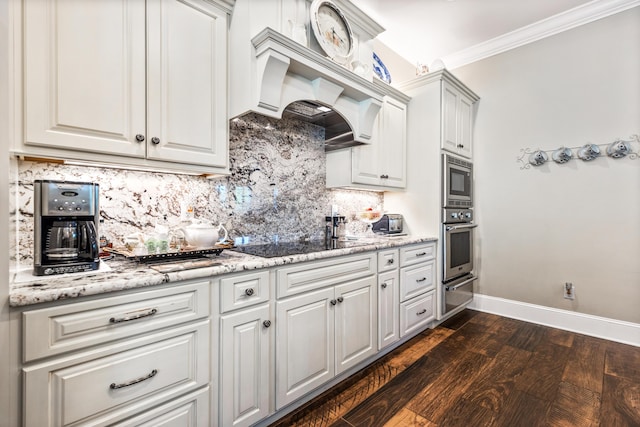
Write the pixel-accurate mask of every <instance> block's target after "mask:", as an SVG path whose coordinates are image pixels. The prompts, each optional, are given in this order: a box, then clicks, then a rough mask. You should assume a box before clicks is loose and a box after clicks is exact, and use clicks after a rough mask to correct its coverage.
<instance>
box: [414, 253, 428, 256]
mask: <svg viewBox="0 0 640 427" xmlns="http://www.w3.org/2000/svg"><path fill="white" fill-rule="evenodd" d="M426 254H427V253H426V252H420V253H417V254H416V256H425V255H426Z"/></svg>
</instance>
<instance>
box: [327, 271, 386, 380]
mask: <svg viewBox="0 0 640 427" xmlns="http://www.w3.org/2000/svg"><path fill="white" fill-rule="evenodd" d="M376 290H377V287H376V276H370V277H365V278H363V279H359V280H354V281H352V282H348V283H345V284H343V285H339V286H336V288H335V299H336V301H337V304H336V311H335V316H336V320H335V322H336V374H339V373H341V372H343V371H345V370H346V369H348V368H350V367H352V366H354V365H356V364H358V363H359V362H361V361H363V360H365V359H366V358H367V357H369V356H371V355H373V354H375V353H376V351H377V348H378V347H377V342H376V341H377V333H376V331H377V321H376V319H377V304H376V296H377V292H376Z"/></svg>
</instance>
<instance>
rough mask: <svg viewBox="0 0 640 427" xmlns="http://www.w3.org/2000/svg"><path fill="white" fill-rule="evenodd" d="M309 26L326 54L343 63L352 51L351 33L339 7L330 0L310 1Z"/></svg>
mask: <svg viewBox="0 0 640 427" xmlns="http://www.w3.org/2000/svg"><path fill="white" fill-rule="evenodd" d="M310 14H311V17H310V18H311V28H312V29H313V34H314V35H315V37H316V40H318V44H319V45H320V47H321V48H322V50H323V51H324V52H325V53H326V54H327V56H328V57H329V58H331V59H333V60H334V61H336V62H340V63H342V64H345V63H346V62H347V61H348V58H349V56H351V53H352V52H353V33H352V31H351V26H350V25H349V21H348V20H347V18H345V16H344V14H343V13H342V11H341V10H340V8H339V7H338V6H337V5H336V4H335V3H333V2H332V1H330V0H314V1H313V3H311V8H310Z"/></svg>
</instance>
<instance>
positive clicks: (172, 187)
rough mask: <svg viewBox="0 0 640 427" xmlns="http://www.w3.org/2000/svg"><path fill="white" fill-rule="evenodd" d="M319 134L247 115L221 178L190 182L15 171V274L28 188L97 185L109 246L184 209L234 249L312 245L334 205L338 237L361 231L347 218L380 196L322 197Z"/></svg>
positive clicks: (22, 247)
mask: <svg viewBox="0 0 640 427" xmlns="http://www.w3.org/2000/svg"><path fill="white" fill-rule="evenodd" d="M323 140H324V129H323V128H322V127H318V126H315V125H312V124H309V123H305V122H301V121H298V120H295V119H282V120H276V119H271V118H267V117H264V116H260V115H257V114H248V115H246V116H243V117H241V118H239V119H235V120H233V121H231V122H230V129H229V154H230V172H231V174H230V175H229V176H225V177H219V178H213V179H207V178H203V177H197V176H189V175H179V174H169V173H152V172H138V171H130V170H120V169H108V168H92V167H80V166H68V165H59V164H51V163H35V162H22V161H21V162H17V163H14V165H13V169H14V170H13V173H12V176H13V177H14V178H13V185H12V190H13V192H14V195H15V197H14V200H13V201H12V206H10V209H11V213H12V216H13V217H14V218H15V222H14V224H15V230H14V234H15V238H14V239H12V241H13V244H12V247H11V253H10V256H11V259H12V263H13V264H14V267H16V266H18V267H27V266H29V265H30V264H31V263H32V262H33V181H34V180H35V179H51V180H67V181H90V182H98V183H99V184H100V216H101V218H102V219H103V220H104V222H103V223H101V224H100V225H99V233H100V234H103V235H105V236H106V237H107V238H108V239H109V240H111V241H113V242H114V243H115V244H120V243H121V242H122V241H123V239H124V237H125V236H127V235H129V234H133V233H136V232H141V233H145V234H146V233H151V232H153V229H154V227H155V225H156V223H157V222H158V221H164V220H165V219H164V218H165V217H166V222H167V223H168V224H169V225H170V226H171V227H173V228H174V229H175V228H177V227H179V226H180V220H181V214H183V213H184V211H185V208H186V207H187V206H191V207H192V208H193V213H194V216H195V217H196V218H199V219H204V220H208V221H211V222H214V223H216V224H217V223H222V224H223V225H225V227H226V228H227V229H228V230H229V235H230V237H231V238H233V239H235V240H236V241H237V242H238V243H248V242H250V243H267V242H272V241H278V240H279V241H296V240H300V239H314V240H319V239H323V238H324V226H325V218H324V217H325V215H328V214H330V212H331V206H332V205H337V206H338V207H339V210H340V213H341V214H343V215H346V216H347V218H348V220H349V222H348V223H347V232H348V233H353V234H358V233H362V232H364V231H365V230H366V225H365V224H364V223H362V222H360V221H357V220H356V219H355V217H354V214H355V213H356V212H358V211H361V210H363V209H365V208H367V207H370V206H378V205H380V206H382V203H383V196H382V193H376V192H368V191H355V190H331V189H327V188H325V182H326V180H325V170H326V168H325V161H326V157H325V153H324V147H323Z"/></svg>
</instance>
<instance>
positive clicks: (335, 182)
mask: <svg viewBox="0 0 640 427" xmlns="http://www.w3.org/2000/svg"><path fill="white" fill-rule="evenodd" d="M380 84H381V85H386V83H380ZM386 89H387V91H389V92H390V93H389V94H388V95H385V97H384V98H383V103H382V109H381V110H380V112H379V113H378V117H377V119H376V123H375V124H374V127H373V135H372V144H371V145H360V146H358V147H353V148H351V149H344V150H336V151H330V152H328V153H327V187H354V188H364V189H390V190H392V189H402V188H404V187H405V186H406V151H407V148H406V147H407V104H408V102H409V100H410V98H409V97H408V96H406V95H404V94H402V93H401V92H399V91H393V93H391V90H392V88H391V87H387V88H386Z"/></svg>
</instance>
